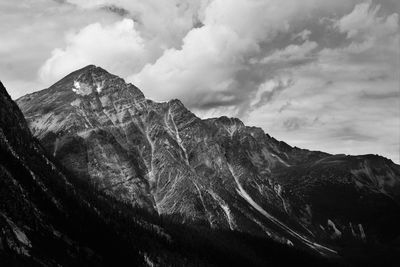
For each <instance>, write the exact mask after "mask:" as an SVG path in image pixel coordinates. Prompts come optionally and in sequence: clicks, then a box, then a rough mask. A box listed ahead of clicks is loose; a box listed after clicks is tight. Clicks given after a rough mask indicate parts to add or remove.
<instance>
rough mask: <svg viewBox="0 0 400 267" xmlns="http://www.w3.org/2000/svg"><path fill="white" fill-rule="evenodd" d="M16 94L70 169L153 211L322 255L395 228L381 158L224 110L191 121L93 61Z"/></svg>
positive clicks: (398, 170) (392, 167)
mask: <svg viewBox="0 0 400 267" xmlns="http://www.w3.org/2000/svg"><path fill="white" fill-rule="evenodd" d="M17 103H18V105H19V107H20V108H21V110H22V112H23V113H24V115H25V118H26V120H27V121H28V124H29V128H30V130H31V131H32V133H33V135H34V136H35V137H37V138H38V139H39V140H40V141H41V143H42V144H43V146H44V147H45V149H46V150H47V152H48V153H50V154H52V155H53V156H54V157H55V158H56V159H58V160H59V161H60V162H61V163H62V164H63V165H64V166H65V167H66V168H67V169H68V170H69V171H71V172H72V173H74V174H75V175H76V176H77V177H80V178H81V179H83V180H89V181H90V183H91V184H92V185H94V186H95V187H96V188H97V189H99V190H101V191H102V192H104V193H105V194H108V195H110V196H113V197H115V198H117V199H118V200H120V201H122V202H125V203H127V204H129V205H132V206H135V207H139V208H144V209H146V210H148V211H150V212H152V213H154V214H162V215H172V216H176V217H177V218H178V220H180V221H182V222H196V223H198V224H204V225H209V226H210V227H211V228H215V229H231V230H237V231H241V232H248V233H252V234H255V235H260V236H269V237H271V238H273V239H275V240H278V241H280V242H283V243H286V244H290V245H295V246H301V247H306V248H309V249H312V250H315V251H317V252H319V253H321V254H324V255H334V254H336V252H337V250H340V249H341V247H342V246H343V242H345V241H349V240H351V242H360V243H362V242H367V241H371V242H372V241H373V242H390V241H392V240H393V239H395V238H397V237H398V235H399V228H398V226H397V225H398V224H399V223H400V206H399V203H400V166H398V165H396V164H394V163H393V162H391V161H390V160H388V159H385V158H383V157H379V156H373V155H365V156H344V155H330V154H327V153H322V152H314V151H308V150H304V149H299V148H296V147H291V146H289V145H287V144H285V143H283V142H279V141H277V140H276V139H274V138H272V137H270V136H269V135H268V134H265V133H264V132H263V130H261V129H260V128H255V127H247V126H245V125H244V124H243V123H242V122H241V121H240V120H238V119H235V118H227V117H221V118H214V119H207V120H201V119H199V118H198V117H196V116H195V115H194V114H193V113H191V112H190V111H189V110H187V109H186V108H185V107H184V105H183V104H182V103H181V102H180V101H179V100H171V101H169V102H164V103H156V102H154V101H151V100H149V99H146V98H145V97H144V95H143V93H142V92H141V91H140V90H139V89H138V88H136V87H135V86H134V85H132V84H126V83H125V82H124V80H122V79H121V78H118V77H117V76H115V75H112V74H110V73H108V72H107V71H105V70H103V69H101V68H99V67H96V66H93V65H90V66H87V67H85V68H83V69H80V70H78V71H75V72H73V73H71V74H69V75H68V76H66V77H65V78H63V79H62V80H60V81H59V82H57V83H56V84H54V85H53V86H51V87H49V88H48V89H45V90H42V91H39V92H36V93H33V94H30V95H26V96H24V97H22V98H20V99H18V100H17ZM26 131H27V130H26Z"/></svg>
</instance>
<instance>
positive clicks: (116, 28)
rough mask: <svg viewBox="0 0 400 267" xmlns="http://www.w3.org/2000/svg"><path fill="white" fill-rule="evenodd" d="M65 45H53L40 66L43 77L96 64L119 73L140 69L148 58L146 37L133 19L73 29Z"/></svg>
mask: <svg viewBox="0 0 400 267" xmlns="http://www.w3.org/2000/svg"><path fill="white" fill-rule="evenodd" d="M66 42H67V46H66V48H65V49H54V50H53V51H52V53H51V57H50V58H49V59H48V60H47V61H46V62H45V63H44V65H43V66H42V67H41V68H40V70H39V75H40V77H41V79H42V80H44V81H54V80H57V79H60V78H62V77H63V76H65V75H66V74H68V73H70V72H72V71H73V70H75V69H78V68H80V67H83V66H85V65H88V64H96V65H99V66H103V67H104V68H106V69H109V70H110V71H111V72H114V73H117V74H119V75H126V74H127V71H128V72H130V71H135V70H139V69H140V68H141V67H142V66H143V65H144V63H145V62H146V60H147V57H148V55H147V54H148V51H147V50H146V48H145V44H144V40H143V39H142V37H141V36H140V34H139V33H138V32H137V31H136V30H135V24H134V22H133V20H131V19H123V20H121V21H118V22H116V23H114V24H112V25H106V26H103V25H102V24H100V23H94V24H90V25H88V26H86V27H85V28H83V29H81V30H80V31H79V32H76V33H70V34H68V35H67V37H66Z"/></svg>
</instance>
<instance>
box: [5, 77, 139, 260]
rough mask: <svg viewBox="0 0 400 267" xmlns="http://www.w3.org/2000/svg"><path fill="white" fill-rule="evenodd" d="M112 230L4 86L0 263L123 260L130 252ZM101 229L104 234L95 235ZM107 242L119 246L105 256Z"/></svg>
mask: <svg viewBox="0 0 400 267" xmlns="http://www.w3.org/2000/svg"><path fill="white" fill-rule="evenodd" d="M109 229H110V228H109V227H108V226H107V225H106V223H105V222H104V218H103V215H102V214H100V213H99V212H98V211H97V210H96V209H95V208H94V207H93V206H92V204H90V203H89V202H87V200H86V199H85V198H84V197H83V196H82V195H80V194H79V193H78V191H77V188H76V187H75V186H74V185H73V184H72V183H71V181H70V179H69V178H67V177H66V176H65V175H64V174H63V173H62V172H61V171H60V169H59V167H58V166H56V164H55V163H54V162H53V161H52V160H51V159H50V158H49V156H47V154H46V152H45V151H44V150H43V148H42V147H41V145H40V144H39V142H38V141H37V140H36V139H34V138H33V137H32V135H31V133H30V131H29V129H28V126H27V124H26V122H25V119H24V117H23V115H22V113H21V111H20V110H19V108H18V106H17V105H16V104H15V103H14V102H13V101H12V100H11V98H10V96H9V95H8V94H7V92H6V90H5V88H4V87H3V85H2V84H1V83H0V265H2V266H13V265H16V266H36V265H38V266H42V265H43V266H53V265H54V266H55V265H58V264H60V265H88V264H100V263H106V262H110V261H111V258H112V257H115V256H117V255H118V256H119V252H118V250H119V249H121V252H122V251H125V250H126V249H124V248H123V246H124V245H125V243H124V242H123V241H122V240H121V239H119V238H118V237H117V235H113V234H108V233H107V232H108V231H109ZM98 231H104V232H105V234H104V235H103V236H101V237H100V236H97V237H96V236H95V233H96V232H98ZM107 242H110V244H113V245H114V246H115V249H114V248H111V249H107V250H108V253H109V254H108V255H107V254H106V253H104V251H105V250H106V247H105V244H106V243H107ZM127 247H128V246H127ZM135 253H137V252H135V251H132V258H131V261H132V263H134V262H136V257H137V256H135ZM120 258H121V259H122V258H123V257H120ZM112 261H114V259H112ZM117 261H118V260H117Z"/></svg>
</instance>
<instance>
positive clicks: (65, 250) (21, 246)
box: [0, 83, 341, 266]
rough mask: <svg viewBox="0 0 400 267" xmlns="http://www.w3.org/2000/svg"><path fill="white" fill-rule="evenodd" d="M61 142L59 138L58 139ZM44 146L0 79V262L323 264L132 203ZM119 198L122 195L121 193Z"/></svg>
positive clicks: (292, 250) (259, 240) (263, 241)
mask: <svg viewBox="0 0 400 267" xmlns="http://www.w3.org/2000/svg"><path fill="white" fill-rule="evenodd" d="M61 147H62V146H61ZM86 178H87V177H83V178H82V177H76V176H74V175H73V174H71V173H69V172H68V170H66V169H65V168H64V167H63V166H62V165H60V164H59V162H58V161H57V160H56V159H55V158H54V157H53V156H52V155H51V154H49V153H47V152H46V151H45V149H43V147H42V145H41V144H40V143H39V142H38V140H37V139H35V138H34V137H33V136H32V135H31V133H30V131H29V129H28V126H27V124H26V121H25V119H24V118H23V115H22V113H21V111H20V110H19V109H18V107H17V105H16V104H15V103H14V102H13V101H12V100H11V98H10V96H9V95H8V94H7V92H6V90H5V88H4V87H3V85H2V84H1V83H0V200H1V201H0V266H234V265H240V266H266V265H268V266H290V265H292V263H293V262H295V263H296V264H303V265H304V264H310V265H313V266H327V264H328V265H330V264H335V265H336V264H338V263H339V262H340V261H341V260H339V259H338V260H335V261H332V260H326V259H323V258H321V257H319V256H317V255H316V254H315V253H309V252H311V251H309V252H307V251H306V250H304V249H297V248H292V247H288V246H287V245H284V244H279V243H277V242H274V241H271V240H268V239H265V238H262V237H255V236H252V235H248V234H244V233H240V232H237V231H230V230H226V231H224V230H221V229H211V228H210V227H208V226H207V225H206V226H203V225H201V224H195V223H193V224H182V223H180V221H179V220H178V222H177V220H176V218H174V217H169V216H162V217H161V216H159V215H157V214H156V213H154V211H153V212H149V211H148V209H147V208H146V209H143V208H141V209H135V208H133V207H132V205H131V200H129V201H128V200H126V202H127V204H124V203H122V202H121V201H119V200H116V199H115V198H114V197H112V196H110V194H112V195H114V194H116V192H114V191H110V192H108V191H107V194H105V193H104V192H101V191H98V189H97V187H98V185H97V184H96V185H95V186H92V184H90V183H88V181H87V180H85V179H86ZM119 199H121V198H119Z"/></svg>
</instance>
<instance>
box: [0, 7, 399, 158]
mask: <svg viewBox="0 0 400 267" xmlns="http://www.w3.org/2000/svg"><path fill="white" fill-rule="evenodd" d="M0 4H1V5H2V6H1V8H0V36H1V37H0V38H2V40H1V42H0V56H1V57H2V62H0V71H1V73H2V74H5V77H6V79H8V80H9V81H10V84H12V85H15V86H17V87H18V89H17V90H15V92H16V93H15V94H14V96H15V95H17V94H18V95H20V94H22V92H23V91H24V90H23V89H22V88H23V87H24V86H39V85H38V84H41V85H43V87H45V86H44V85H46V86H49V85H50V84H51V83H53V82H56V81H57V80H58V79H59V78H61V77H62V76H63V75H65V74H67V73H68V72H70V71H72V70H74V69H76V68H78V67H81V66H82V65H86V64H92V63H94V64H97V65H101V66H103V67H104V68H106V69H108V70H109V71H111V72H114V73H116V74H118V75H121V76H122V77H123V78H126V79H127V80H128V81H130V82H133V83H135V84H136V85H137V86H139V87H140V88H141V89H142V90H143V91H144V93H145V95H146V96H147V97H149V98H152V99H155V100H169V99H172V98H179V99H181V100H182V101H183V102H184V104H185V105H187V106H188V107H189V108H190V109H192V110H193V111H194V112H195V113H196V114H198V115H200V116H202V117H210V116H220V115H228V116H239V117H240V118H241V119H242V120H244V121H245V122H246V123H247V124H250V125H257V126H261V127H263V128H264V129H265V130H266V131H267V132H268V133H270V134H271V135H273V136H275V137H277V138H279V139H283V140H285V141H287V142H288V143H290V144H294V145H297V146H301V147H306V148H313V149H318V150H327V151H328V152H332V153H342V152H345V153H380V154H384V155H387V156H390V157H391V158H393V159H395V160H397V161H400V158H399V155H398V151H397V150H398V147H399V140H398V136H399V135H400V132H399V131H400V128H399V121H398V118H399V117H400V114H399V113H400V111H399V109H398V105H399V103H398V102H399V101H398V93H397V91H396V90H398V80H399V77H398V69H399V67H400V66H399V62H398V56H399V47H398V44H399V19H398V16H399V15H398V12H397V11H398V10H399V9H398V8H396V7H399V3H398V1H396V0H368V1H365V0H336V1H330V0H329V1H328V0H303V1H293V0H279V1H278V0H235V1H229V0H171V1H164V0H148V1H141V0H87V1H80V0H65V1H50V0H38V1H35V2H32V1H27V0H21V1H19V2H18V3H16V4H9V3H7V2H6V1H5V0H0ZM396 12H397V13H396ZM32 21H34V23H31V22H32ZM4 25H8V26H4ZM11 29H12V30H11ZM38 33H41V34H38ZM65 33H67V35H65ZM27 39H29V42H26V40H27ZM21 44H23V45H21ZM31 51H35V53H32V52H31ZM39 68H40V72H39V73H40V77H41V79H38V80H36V79H37V77H36V76H35V75H36V73H37V70H38V69H39ZM17 70H18V71H17ZM21 77H24V78H23V79H24V80H22V81H21V79H22V78H21ZM25 90H26V89H25ZM29 90H32V89H29ZM26 91H28V90H26ZM335 136H336V138H335Z"/></svg>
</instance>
